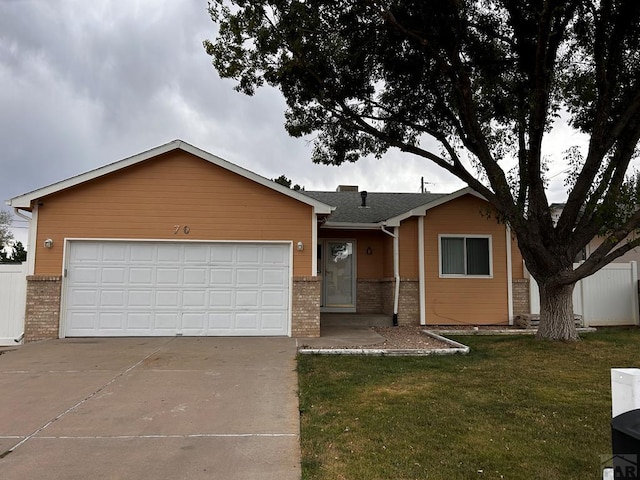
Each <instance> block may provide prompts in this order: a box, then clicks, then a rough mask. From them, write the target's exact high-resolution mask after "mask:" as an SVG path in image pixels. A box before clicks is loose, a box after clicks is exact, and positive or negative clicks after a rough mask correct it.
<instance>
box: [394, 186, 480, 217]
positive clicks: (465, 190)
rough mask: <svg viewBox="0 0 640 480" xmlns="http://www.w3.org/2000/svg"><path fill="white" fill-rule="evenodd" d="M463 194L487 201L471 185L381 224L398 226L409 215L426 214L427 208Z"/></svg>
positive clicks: (419, 215) (429, 208) (418, 215)
mask: <svg viewBox="0 0 640 480" xmlns="http://www.w3.org/2000/svg"><path fill="white" fill-rule="evenodd" d="M463 195H473V196H474V197H476V198H479V199H480V200H484V201H487V199H486V198H484V197H483V196H482V195H480V194H479V193H478V192H476V191H475V190H474V189H472V188H471V187H465V188H462V189H460V190H458V191H455V192H453V193H450V194H449V195H445V196H443V197H440V198H438V199H437V200H434V201H432V202H429V203H425V204H424V205H421V206H419V207H416V208H414V209H411V210H409V211H408V212H405V213H401V214H400V215H397V216H395V217H392V218H389V219H388V220H387V221H386V222H383V224H384V225H385V226H387V227H399V226H400V222H402V221H403V220H406V219H407V218H409V217H422V216H424V215H426V214H427V211H428V210H431V209H432V208H435V207H438V206H440V205H443V204H445V203H447V202H450V201H452V200H455V199H456V198H460V197H462V196H463Z"/></svg>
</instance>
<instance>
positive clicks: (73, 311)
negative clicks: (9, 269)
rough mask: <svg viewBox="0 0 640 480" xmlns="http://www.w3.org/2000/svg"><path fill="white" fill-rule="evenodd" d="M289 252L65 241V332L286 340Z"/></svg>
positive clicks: (275, 248) (228, 245) (231, 245)
mask: <svg viewBox="0 0 640 480" xmlns="http://www.w3.org/2000/svg"><path fill="white" fill-rule="evenodd" d="M290 255H291V250H290V245H287V244H278V245H270V244H245V243H235V244H234V243H198V244H196V243H193V244H191V243H187V242H183V243H180V242H176V243H164V242H119V241H114V242H109V241H73V242H70V251H69V252H68V255H67V258H68V265H67V271H68V276H67V277H65V283H64V289H65V293H64V295H65V300H64V302H65V310H64V312H63V315H64V318H63V324H64V325H65V335H66V336H126V335H132V336H158V335H161V336H172V335H176V334H182V335H287V334H288V333H289V319H290V314H289V284H290V278H289V275H290V269H289V265H288V262H289V260H290ZM265 262H267V263H266V264H265Z"/></svg>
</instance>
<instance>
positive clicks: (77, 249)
mask: <svg viewBox="0 0 640 480" xmlns="http://www.w3.org/2000/svg"><path fill="white" fill-rule="evenodd" d="M101 251H102V249H101V248H100V244H98V243H82V244H74V248H73V250H72V251H71V261H72V262H73V263H75V264H78V263H81V262H93V263H96V262H99V261H100V252H101Z"/></svg>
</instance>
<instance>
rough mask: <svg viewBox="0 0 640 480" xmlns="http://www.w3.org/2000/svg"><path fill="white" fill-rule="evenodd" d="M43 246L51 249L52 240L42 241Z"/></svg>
mask: <svg viewBox="0 0 640 480" xmlns="http://www.w3.org/2000/svg"><path fill="white" fill-rule="evenodd" d="M44 246H45V248H51V247H53V240H51V239H50V238H47V239H46V240H45V241H44Z"/></svg>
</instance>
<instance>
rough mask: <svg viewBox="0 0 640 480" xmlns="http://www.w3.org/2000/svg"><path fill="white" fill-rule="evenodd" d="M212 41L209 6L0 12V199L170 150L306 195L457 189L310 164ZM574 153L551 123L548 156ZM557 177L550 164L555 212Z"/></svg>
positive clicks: (274, 99)
mask: <svg viewBox="0 0 640 480" xmlns="http://www.w3.org/2000/svg"><path fill="white" fill-rule="evenodd" d="M215 32H216V28H215V25H214V24H213V22H212V21H211V19H210V17H209V15H208V12H207V2H206V0H126V1H121V0H92V1H90V2H87V1H80V0H56V1H50V0H0V145H1V149H0V152H1V153H0V165H1V167H2V168H1V170H0V200H1V201H4V200H7V199H9V198H12V197H15V196H17V195H20V194H22V193H26V192H29V191H31V190H34V189H37V188H40V187H43V186H46V185H49V184H51V183H54V182H56V181H59V180H63V179H65V178H67V177H70V176H73V175H76V174H79V173H82V172H85V171H87V170H90V169H93V168H96V167H99V166H102V165H105V164H107V163H111V162H114V161H117V160H120V159H122V158H126V157H129V156H131V155H135V154H137V153H140V152H142V151H144V150H148V149H149V148H153V147H155V146H158V145H161V144H164V143H167V142H169V141H171V140H174V139H177V138H179V139H182V140H185V141H187V142H189V143H191V144H192V145H194V146H196V147H199V148H201V149H203V150H206V151H208V152H210V153H213V154H215V155H218V156H220V157H222V158H224V159H226V160H229V161H231V162H233V163H236V164H238V165H240V166H242V167H244V168H247V169H249V170H252V171H254V172H256V173H258V174H260V175H263V176H265V177H268V178H274V177H278V176H280V175H281V174H285V175H287V176H288V177H289V178H291V179H292V180H293V181H294V183H299V184H300V185H304V186H305V187H306V188H307V189H308V190H335V188H336V186H337V185H338V184H357V185H360V187H361V189H366V190H370V191H401V192H418V191H419V189H420V177H422V176H424V177H425V181H426V182H427V187H428V189H429V190H431V191H434V192H450V191H453V190H456V189H458V188H461V187H462V186H463V185H462V184H461V183H460V182H459V181H457V180H456V179H455V178H453V177H452V176H450V175H448V174H447V173H446V172H443V171H440V170H439V169H437V168H435V167H433V166H431V165H430V164H429V163H428V162H427V161H426V160H424V159H419V158H414V157H411V156H408V155H402V154H400V153H399V152H390V153H389V154H388V155H387V156H386V157H385V158H384V159H382V160H375V159H363V160H361V161H359V162H358V163H356V164H351V165H344V166H341V167H330V166H319V165H314V164H312V162H311V160H310V157H311V147H310V145H309V143H308V141H305V140H304V139H293V138H290V137H289V136H288V135H287V133H286V132H285V131H284V128H283V126H282V125H283V112H284V102H283V100H282V97H281V96H280V94H279V93H278V92H277V91H275V90H272V89H266V88H265V89H262V90H260V91H259V92H258V93H257V94H256V95H255V96H254V97H246V96H244V95H242V94H240V93H236V92H235V91H234V90H233V85H234V84H233V82H231V81H227V80H224V81H223V80H221V79H220V78H219V77H218V75H217V73H216V71H215V69H214V68H213V66H212V65H211V62H210V58H209V56H208V55H207V54H206V53H205V51H204V49H203V47H202V41H203V40H204V39H212V38H213V37H214V36H215ZM579 141H580V138H579V137H577V136H576V135H575V134H574V133H572V132H571V131H570V130H569V129H568V128H567V127H563V126H561V125H560V126H559V128H558V129H556V131H554V133H553V135H552V136H551V137H550V142H549V145H550V154H551V155H556V158H558V157H560V156H561V155H560V152H561V151H562V150H563V149H564V148H566V147H567V146H569V145H573V144H576V143H579ZM564 168H565V166H564V165H562V163H561V162H559V161H555V162H554V163H552V165H551V169H550V175H552V176H554V177H553V180H552V182H551V184H550V199H551V200H552V201H561V200H562V199H563V197H564V189H563V186H562V179H563V177H564V175H562V174H558V173H559V172H562V171H563V170H564ZM0 208H8V207H6V206H5V205H4V204H2V205H0ZM14 226H15V227H16V229H15V230H14V231H15V233H16V237H17V238H18V239H24V238H26V230H25V229H24V228H21V227H24V226H25V225H24V223H22V221H20V219H16V221H15V222H14ZM23 242H24V240H23Z"/></svg>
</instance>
